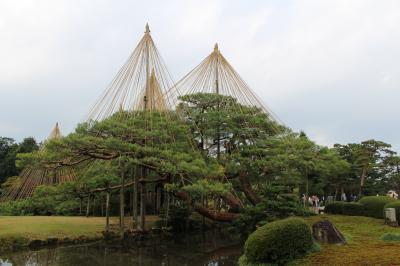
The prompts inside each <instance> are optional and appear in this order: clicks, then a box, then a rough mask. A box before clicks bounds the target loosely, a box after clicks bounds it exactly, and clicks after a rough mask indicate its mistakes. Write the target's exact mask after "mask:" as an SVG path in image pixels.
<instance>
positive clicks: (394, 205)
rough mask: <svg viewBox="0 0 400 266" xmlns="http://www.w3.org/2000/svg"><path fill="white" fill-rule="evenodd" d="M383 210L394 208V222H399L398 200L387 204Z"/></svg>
mask: <svg viewBox="0 0 400 266" xmlns="http://www.w3.org/2000/svg"><path fill="white" fill-rule="evenodd" d="M384 208H385V209H386V208H394V209H395V210H396V221H398V222H400V200H397V201H394V202H389V203H387V204H386V205H385V207H384Z"/></svg>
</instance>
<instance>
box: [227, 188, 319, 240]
mask: <svg viewBox="0 0 400 266" xmlns="http://www.w3.org/2000/svg"><path fill="white" fill-rule="evenodd" d="M262 194H263V196H264V197H265V198H264V200H262V201H261V202H260V203H258V204H257V205H256V206H246V207H245V208H243V210H241V215H240V217H239V218H238V219H236V220H235V221H234V222H233V229H234V231H236V232H238V233H240V234H241V235H242V236H244V237H247V236H248V235H249V234H250V233H252V232H254V230H256V228H257V227H259V226H263V225H265V224H266V223H268V222H273V221H276V220H280V219H284V218H287V217H290V216H311V215H315V213H314V212H312V211H310V210H308V209H306V208H304V207H303V206H302V204H300V203H299V200H298V196H296V195H293V194H290V193H287V191H285V190H284V189H283V188H282V187H279V186H269V187H264V190H263V193H262Z"/></svg>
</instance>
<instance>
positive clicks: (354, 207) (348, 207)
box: [342, 202, 364, 216]
mask: <svg viewBox="0 0 400 266" xmlns="http://www.w3.org/2000/svg"><path fill="white" fill-rule="evenodd" d="M342 211H343V212H342V213H343V215H348V216H363V215H364V205H362V204H360V203H356V202H346V203H344V204H343V207H342Z"/></svg>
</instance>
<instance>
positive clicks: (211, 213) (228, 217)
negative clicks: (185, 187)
mask: <svg viewBox="0 0 400 266" xmlns="http://www.w3.org/2000/svg"><path fill="white" fill-rule="evenodd" d="M174 196H175V197H177V198H178V199H180V200H183V201H185V202H187V203H188V204H190V205H191V206H192V207H193V209H194V210H195V211H196V212H198V213H200V214H201V215H203V216H204V217H207V218H209V219H211V220H213V221H218V222H232V221H233V220H235V219H237V218H238V217H239V214H238V213H230V212H222V211H215V210H210V209H208V208H206V207H203V206H202V205H201V204H199V203H196V202H194V201H193V200H192V198H191V197H190V196H189V194H188V193H186V192H184V191H178V192H175V193H174Z"/></svg>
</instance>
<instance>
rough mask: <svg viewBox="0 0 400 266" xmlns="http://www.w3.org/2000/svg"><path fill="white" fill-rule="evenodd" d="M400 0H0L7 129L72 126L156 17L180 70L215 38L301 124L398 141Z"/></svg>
mask: <svg viewBox="0 0 400 266" xmlns="http://www.w3.org/2000/svg"><path fill="white" fill-rule="evenodd" d="M399 14H400V1H397V0H325V1H324V0H304V1H302V0H296V1H284V0H274V1H265V0H264V1H229V0H226V1H215V0H201V1H183V0H182V1H171V0H169V1H111V0H93V1H89V0H87V1H81V0H79V1H78V0H57V1H54V0H19V1H15V0H0V136H9V137H13V138H15V139H17V140H21V139H22V138H23V137H27V136H34V137H36V138H37V139H38V140H42V139H44V138H45V137H47V135H48V134H49V133H50V131H51V129H52V127H53V126H54V124H55V122H56V121H59V122H60V126H61V130H62V131H63V133H64V134H66V133H69V132H71V131H72V130H73V129H74V127H75V126H76V124H77V123H78V122H80V121H82V119H83V118H84V117H85V115H86V114H87V112H88V111H89V108H90V107H91V106H92V105H93V104H94V103H95V101H96V100H97V98H98V97H99V96H100V94H101V93H102V92H103V90H104V89H105V88H106V86H107V85H108V83H109V82H110V81H111V79H112V78H113V77H114V75H115V73H116V72H117V70H118V69H119V68H120V67H121V66H122V64H123V63H124V62H125V60H126V59H127V57H128V56H129V54H130V53H131V51H132V50H133V48H134V47H135V45H136V43H137V42H138V41H139V39H140V38H141V37H142V34H143V31H144V25H145V23H146V22H149V24H150V27H151V30H152V36H153V39H154V40H155V42H156V45H157V47H158V49H159V50H160V52H161V54H162V56H163V58H164V60H165V62H166V63H167V65H168V67H169V70H170V72H171V74H172V76H173V77H174V79H175V80H176V81H177V80H178V79H179V78H180V77H182V76H183V75H184V74H186V73H187V72H188V71H189V70H190V69H192V68H193V67H195V66H196V65H197V64H198V63H199V62H200V61H201V60H202V59H203V58H204V57H205V56H206V55H208V54H209V53H210V52H211V51H212V48H213V45H214V43H215V42H218V43H219V47H220V49H221V51H222V53H223V54H224V55H225V57H226V58H227V59H228V60H229V61H230V62H231V64H232V65H233V66H234V67H235V68H236V70H237V71H238V72H239V73H240V74H241V76H242V77H243V78H244V79H245V80H246V82H247V83H248V84H249V85H250V86H251V87H252V88H253V89H254V90H255V92H256V93H257V94H258V95H259V96H260V97H261V98H262V99H263V100H264V102H265V103H266V104H267V105H268V106H269V107H270V108H271V109H272V110H273V111H274V112H275V113H276V115H277V116H278V117H279V118H280V119H281V120H282V121H283V122H284V123H285V124H286V125H287V126H289V127H291V128H292V129H294V130H304V131H306V133H307V134H308V135H309V136H310V137H311V138H313V139H314V140H315V141H317V143H319V144H323V145H332V144H333V143H335V142H340V143H348V142H359V141H362V140H365V139H370V138H375V139H379V140H383V141H386V142H389V143H391V144H393V145H394V147H395V149H396V150H397V151H400V140H399V138H398V137H397V133H398V132H399V131H400V125H399V119H398V115H399V113H400V107H399V105H398V104H397V102H398V99H399V98H400V90H399V89H400V67H399V62H400V15H399Z"/></svg>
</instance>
